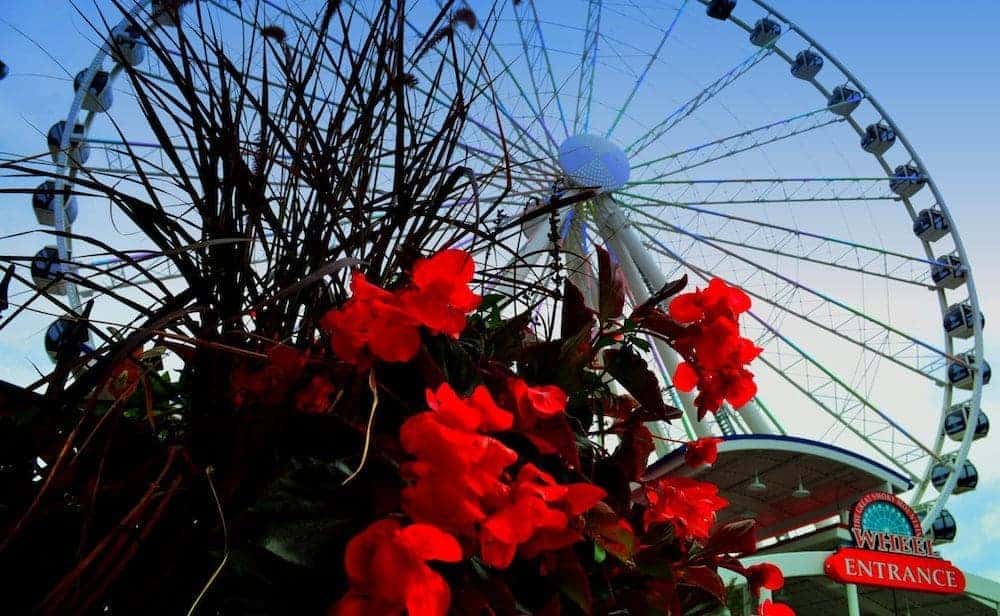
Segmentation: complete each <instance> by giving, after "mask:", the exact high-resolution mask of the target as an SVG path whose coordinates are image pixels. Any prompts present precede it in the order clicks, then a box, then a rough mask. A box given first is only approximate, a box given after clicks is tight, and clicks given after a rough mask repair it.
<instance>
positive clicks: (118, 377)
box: [107, 353, 142, 400]
mask: <svg viewBox="0 0 1000 616" xmlns="http://www.w3.org/2000/svg"><path fill="white" fill-rule="evenodd" d="M138 359H139V353H136V354H134V355H133V356H132V357H131V358H128V359H124V360H122V361H121V362H119V363H117V364H115V367H114V368H112V369H111V376H110V377H109V378H108V385H107V390H108V393H109V394H111V397H113V398H114V399H116V400H124V399H125V398H128V397H130V396H131V395H132V394H133V393H134V392H135V389H136V387H138V386H139V379H140V378H141V377H142V370H141V369H140V368H139V364H138V363H137V362H138Z"/></svg>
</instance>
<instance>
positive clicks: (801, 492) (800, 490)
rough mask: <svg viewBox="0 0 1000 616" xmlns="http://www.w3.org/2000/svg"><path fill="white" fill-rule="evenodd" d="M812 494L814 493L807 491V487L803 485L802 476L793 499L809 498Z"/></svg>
mask: <svg viewBox="0 0 1000 616" xmlns="http://www.w3.org/2000/svg"><path fill="white" fill-rule="evenodd" d="M810 494H812V492H810V491H809V490H807V489H806V487H805V486H804V485H802V477H801V476H800V477H799V487H797V488H795V491H794V492H792V497H793V498H809V495H810Z"/></svg>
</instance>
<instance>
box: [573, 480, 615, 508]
mask: <svg viewBox="0 0 1000 616" xmlns="http://www.w3.org/2000/svg"><path fill="white" fill-rule="evenodd" d="M566 488H567V492H566V497H565V498H564V502H565V503H566V508H567V511H568V512H569V514H570V515H580V514H582V513H585V512H587V511H590V509H592V508H593V507H594V505H596V504H597V503H599V502H601V499H603V498H604V497H605V496H607V495H608V493H607V492H605V491H604V489H602V488H600V487H598V486H595V485H594V484H592V483H571V484H569V485H567V486H566Z"/></svg>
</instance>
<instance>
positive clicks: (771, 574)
mask: <svg viewBox="0 0 1000 616" xmlns="http://www.w3.org/2000/svg"><path fill="white" fill-rule="evenodd" d="M746 578H747V586H748V587H749V588H750V592H752V593H753V595H754V596H755V597H757V596H760V589H761V588H766V589H768V590H778V589H779V588H781V587H782V586H784V585H785V576H784V575H782V574H781V569H779V568H777V567H775V566H774V565H772V564H771V563H760V564H759V565H751V566H749V567H747V571H746Z"/></svg>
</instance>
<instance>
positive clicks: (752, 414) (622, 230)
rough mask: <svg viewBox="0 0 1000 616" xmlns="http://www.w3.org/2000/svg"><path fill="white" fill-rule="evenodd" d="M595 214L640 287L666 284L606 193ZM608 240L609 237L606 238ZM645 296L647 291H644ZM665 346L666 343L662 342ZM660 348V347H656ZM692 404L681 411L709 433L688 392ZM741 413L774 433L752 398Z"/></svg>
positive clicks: (672, 363) (671, 362)
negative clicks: (631, 263) (626, 259)
mask: <svg viewBox="0 0 1000 616" xmlns="http://www.w3.org/2000/svg"><path fill="white" fill-rule="evenodd" d="M596 209H597V212H596V215H597V217H598V220H599V223H601V226H602V231H604V230H605V228H606V229H607V231H605V232H606V233H610V234H611V237H615V238H617V239H618V241H619V242H620V243H621V244H623V245H624V248H625V249H626V251H627V254H628V255H629V256H630V257H631V258H632V259H633V260H634V261H635V264H636V267H637V268H638V270H639V274H640V275H641V277H642V279H643V280H644V285H643V287H642V288H646V285H648V287H649V292H650V293H652V292H656V291H658V290H660V289H661V288H662V287H663V286H664V285H665V284H667V278H666V276H664V275H663V272H662V271H660V268H659V266H658V265H657V264H656V262H655V261H654V260H653V259H652V257H650V254H649V252H650V251H649V249H647V248H646V247H645V246H643V245H642V242H640V241H639V237H638V236H637V235H636V233H635V231H633V230H632V228H631V224H630V223H629V221H628V219H627V218H625V215H624V214H622V212H621V209H620V208H619V206H618V205H617V204H616V203H615V202H614V201H613V200H611V199H610V198H609V197H607V196H601V197H598V198H597V200H596ZM607 239H609V241H610V240H611V238H610V237H609V238H607ZM632 284H633V283H632V281H631V280H629V285H632ZM647 297H648V295H647ZM663 346H666V345H663ZM657 348H659V347H657ZM668 350H669V351H670V353H669V355H663V358H664V362H666V363H667V366H668V368H669V369H670V370H671V371H673V370H676V368H677V363H678V357H677V353H675V352H674V351H673V349H668ZM690 398H691V401H692V404H691V407H692V408H691V409H689V408H688V405H687V404H686V403H685V405H684V406H685V408H684V411H685V412H686V413H687V414H688V418H689V419H690V420H691V424H692V425H693V426H694V429H695V432H696V433H697V434H698V435H699V436H708V435H710V434H711V428H710V427H709V426H708V425H707V423H705V422H701V421H698V414H697V411H696V410H694V409H693V407H694V404H693V401H694V397H693V396H690ZM737 411H738V412H739V413H740V416H741V417H742V418H743V420H744V421H746V423H747V426H748V427H749V428H750V430H752V431H753V432H754V433H756V434H775V430H774V428H773V427H772V426H771V424H770V422H769V421H768V419H767V416H766V415H764V413H763V412H762V411H761V410H760V407H758V406H757V403H756V402H754V401H753V400H751V401H750V402H748V403H746V404H744V405H743V406H742V407H740V408H739V409H737Z"/></svg>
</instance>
